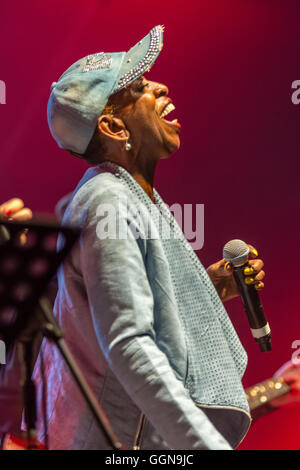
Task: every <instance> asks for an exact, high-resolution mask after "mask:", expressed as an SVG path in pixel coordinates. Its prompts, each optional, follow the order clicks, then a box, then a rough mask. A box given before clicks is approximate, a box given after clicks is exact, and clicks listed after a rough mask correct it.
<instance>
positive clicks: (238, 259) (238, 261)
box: [223, 240, 250, 266]
mask: <svg viewBox="0 0 300 470" xmlns="http://www.w3.org/2000/svg"><path fill="white" fill-rule="evenodd" d="M249 252H250V249H249V247H248V245H247V244H246V243H245V242H243V240H230V241H229V242H227V243H226V245H225V246H224V248H223V258H225V259H226V261H230V262H231V263H232V264H233V265H234V266H242V265H243V264H245V263H246V261H247V259H248V255H249Z"/></svg>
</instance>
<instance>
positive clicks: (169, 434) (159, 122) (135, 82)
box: [34, 26, 264, 450]
mask: <svg viewBox="0 0 300 470" xmlns="http://www.w3.org/2000/svg"><path fill="white" fill-rule="evenodd" d="M162 41H163V28H162V27H161V26H158V27H155V28H153V29H152V30H151V31H150V33H149V34H148V35H147V36H146V37H144V38H143V39H142V40H141V41H140V42H139V43H138V44H136V46H134V47H133V48H132V49H130V51H129V52H127V53H124V52H122V53H110V54H105V53H98V54H93V55H90V56H88V57H85V58H84V59H81V60H79V61H78V62H76V63H75V64H73V65H72V66H71V67H70V68H69V69H67V71H66V72H65V73H64V74H63V75H62V76H61V77H60V78H59V80H58V81H57V82H54V83H53V85H52V92H51V95H50V98H49V103H48V122H49V127H50V131H51V133H52V135H53V137H54V139H55V140H56V142H57V143H58V145H59V147H61V148H64V149H65V150H67V151H68V152H69V153H71V154H72V155H75V156H76V157H79V158H83V159H85V160H86V161H88V162H89V163H90V164H92V165H96V166H94V167H93V168H90V169H88V170H87V172H86V173H85V175H84V176H83V178H82V180H81V181H80V183H79V184H78V186H77V188H76V190H75V191H74V193H73V196H72V198H71V201H70V203H69V205H68V207H67V209H66V212H65V215H64V218H63V223H64V224H71V225H74V224H75V225H76V226H79V227H81V229H82V234H81V238H80V241H79V243H78V244H77V246H76V247H75V249H74V250H73V251H72V254H71V256H70V257H69V259H68V260H67V261H66V262H65V263H64V266H63V268H62V269H61V271H60V272H59V275H58V284H59V289H58V295H57V298H56V303H55V313H56V315H57V316H58V318H59V321H60V323H61V325H62V328H63V329H64V331H65V333H66V341H67V343H68V345H69V347H70V349H71V352H72V353H73V355H74V357H75V359H76V361H77V363H78V365H79V367H80V368H81V370H82V371H83V373H84V375H85V377H86V379H87V380H88V382H89V384H90V386H91V387H92V389H93V391H94V393H95V395H96V396H97V397H98V398H99V402H100V404H101V406H102V407H103V409H104V411H105V413H106V415H107V417H108V419H109V420H110V421H111V424H112V426H113V428H114V430H115V432H116V434H117V435H118V436H119V437H120V440H121V441H122V442H123V443H124V444H125V445H126V446H127V447H128V448H131V449H132V448H134V449H151V450H155V449H194V450H196V449H232V448H235V447H236V446H237V445H238V444H239V442H240V441H241V440H242V439H243V437H244V435H245V434H246V432H247V430H248V428H249V425H250V415H249V408H248V403H247V400H246V397H245V393H244V390H243V387H242V384H241V378H242V376H243V373H244V370H245V367H246V363H247V356H246V352H245V351H244V349H243V347H242V345H241V343H240V341H239V338H238V336H237V334H236V332H235V330H234V328H233V325H232V324H231V322H230V319H229V317H228V315H227V312H226V310H225V308H224V305H223V302H225V301H227V300H230V299H232V298H234V297H236V296H237V295H238V289H237V285H236V283H235V280H234V277H233V274H232V268H231V265H230V264H229V263H226V261H225V260H224V259H223V260H221V261H218V262H217V263H215V264H213V265H211V266H210V267H209V268H208V270H207V271H206V270H205V269H204V267H203V266H202V264H201V262H200V261H199V260H198V258H197V256H196V255H195V254H194V253H193V251H192V250H191V248H190V246H189V244H188V242H187V241H186V239H185V238H184V235H183V234H182V232H181V230H180V228H179V227H178V226H177V224H176V221H175V219H174V218H173V216H172V214H171V213H170V212H169V210H168V208H167V206H166V205H165V204H164V202H163V200H162V198H161V197H160V196H159V194H158V193H157V191H156V190H155V189H154V175H155V169H156V165H157V163H158V162H159V160H160V159H163V158H167V157H169V156H170V155H171V154H173V153H174V152H175V151H176V150H177V149H178V148H179V144H180V140H179V132H180V127H181V126H180V124H179V123H178V121H177V119H173V120H172V121H168V120H166V119H165V118H166V116H167V115H168V114H169V113H170V112H171V111H174V109H175V106H174V105H173V103H172V100H171V99H170V98H169V96H168V94H169V91H168V88H167V87H166V86H165V85H163V84H161V83H157V82H153V81H149V80H147V78H146V77H145V76H144V74H145V72H147V71H148V70H149V68H150V67H151V66H152V65H153V63H154V61H155V59H156V58H157V56H158V55H159V53H160V51H161V49H162ZM141 204H142V205H143V208H144V210H143V214H142V217H140V214H134V213H132V212H128V211H127V206H128V205H130V207H132V206H134V205H135V206H139V207H140V205H141ZM154 207H155V208H156V212H155V211H154V210H153V208H154ZM103 208H106V209H107V210H108V209H109V210H110V209H111V208H113V210H114V214H115V217H116V224H118V225H120V226H122V227H123V228H124V233H126V236H124V237H119V238H114V237H109V236H106V237H104V236H100V235H99V231H98V229H97V226H98V223H99V220H100V219H101V214H103ZM145 220H146V222H147V227H150V228H151V234H155V236H153V237H151V236H150V237H149V236H146V235H147V234H145V230H144V229H145V224H143V223H141V222H142V221H143V222H144V221H145ZM166 227H167V228H168V229H169V233H170V234H171V236H169V238H166V237H165V236H164V234H165V231H164V229H165V228H166ZM125 229H126V230H125ZM249 247H250V252H251V253H250V257H251V258H252V259H251V260H250V261H249V265H250V266H249V267H248V268H247V272H245V273H244V274H245V280H246V281H245V282H247V283H252V284H254V285H255V286H256V287H257V289H261V288H262V287H263V282H262V280H263V277H264V272H263V270H262V267H263V262H262V261H261V260H258V259H257V255H258V254H257V252H256V250H255V249H254V248H253V247H252V246H250V245H249ZM42 349H43V355H44V361H45V363H46V366H45V371H46V381H47V388H48V400H47V404H48V409H47V417H48V429H49V442H50V448H51V449H107V444H106V441H105V439H104V437H103V436H102V434H101V432H100V431H99V429H98V428H97V426H96V423H95V421H94V419H93V417H92V415H91V414H90V412H89V410H88V409H87V407H86V406H85V404H84V403H83V401H82V398H81V396H80V395H79V392H78V391H77V389H76V386H75V385H74V382H73V380H72V378H71V377H70V376H69V374H68V371H67V370H66V368H65V366H64V364H63V362H62V360H61V358H60V355H59V353H58V352H57V351H56V350H55V347H54V346H52V345H51V344H50V343H47V342H44V343H43V345H42ZM34 378H35V380H36V383H37V388H38V401H39V402H38V405H39V409H42V403H41V401H42V380H41V376H40V369H39V360H38V361H37V365H36V368H35V373H34ZM39 419H40V422H39V436H38V438H39V440H40V441H43V439H44V437H45V436H44V427H43V423H42V416H41V415H40V416H39Z"/></svg>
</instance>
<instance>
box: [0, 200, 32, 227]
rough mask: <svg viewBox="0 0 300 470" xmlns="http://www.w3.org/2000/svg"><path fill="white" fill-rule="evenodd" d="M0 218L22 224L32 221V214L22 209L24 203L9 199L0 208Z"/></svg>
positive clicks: (26, 209)
mask: <svg viewBox="0 0 300 470" xmlns="http://www.w3.org/2000/svg"><path fill="white" fill-rule="evenodd" d="M0 216H1V217H2V218H3V219H9V220H16V221H19V222H24V221H26V220H30V219H32V212H31V210H30V209H28V208H24V202H23V201H22V200H21V199H19V198H14V199H10V200H9V201H7V202H5V203H4V204H2V205H1V206H0Z"/></svg>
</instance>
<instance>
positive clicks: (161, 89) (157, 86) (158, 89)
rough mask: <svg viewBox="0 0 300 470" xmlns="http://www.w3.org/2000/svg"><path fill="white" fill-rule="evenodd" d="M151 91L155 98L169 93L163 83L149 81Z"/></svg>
mask: <svg viewBox="0 0 300 470" xmlns="http://www.w3.org/2000/svg"><path fill="white" fill-rule="evenodd" d="M151 85H152V88H153V93H154V95H155V98H160V97H161V96H166V95H168V94H169V89H168V87H167V86H166V85H164V84H163V83H157V82H151Z"/></svg>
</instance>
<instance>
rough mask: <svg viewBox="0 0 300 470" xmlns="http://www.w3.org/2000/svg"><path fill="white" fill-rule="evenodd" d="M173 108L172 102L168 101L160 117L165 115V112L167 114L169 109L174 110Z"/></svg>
mask: <svg viewBox="0 0 300 470" xmlns="http://www.w3.org/2000/svg"><path fill="white" fill-rule="evenodd" d="M174 109H175V106H174V104H173V103H169V104H168V105H167V106H166V107H165V109H164V110H163V112H162V113H161V115H160V117H161V118H163V117H165V116H167V114H169V113H170V112H171V111H174Z"/></svg>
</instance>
